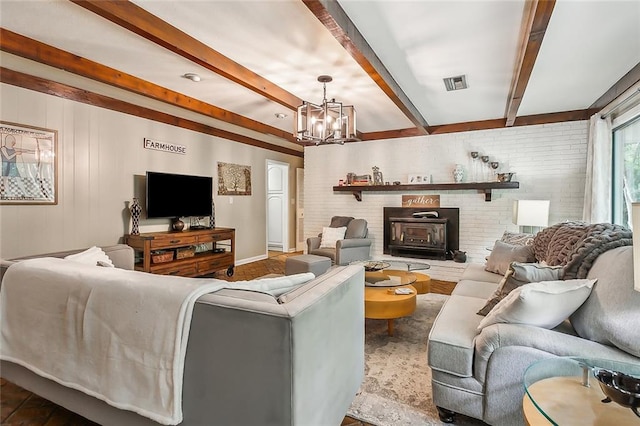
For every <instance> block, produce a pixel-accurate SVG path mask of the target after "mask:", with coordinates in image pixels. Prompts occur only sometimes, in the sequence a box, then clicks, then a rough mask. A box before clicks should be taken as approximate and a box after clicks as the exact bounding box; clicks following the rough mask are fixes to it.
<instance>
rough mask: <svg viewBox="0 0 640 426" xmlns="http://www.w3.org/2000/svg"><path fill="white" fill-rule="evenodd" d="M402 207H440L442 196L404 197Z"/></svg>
mask: <svg viewBox="0 0 640 426" xmlns="http://www.w3.org/2000/svg"><path fill="white" fill-rule="evenodd" d="M402 207H440V195H403V196H402Z"/></svg>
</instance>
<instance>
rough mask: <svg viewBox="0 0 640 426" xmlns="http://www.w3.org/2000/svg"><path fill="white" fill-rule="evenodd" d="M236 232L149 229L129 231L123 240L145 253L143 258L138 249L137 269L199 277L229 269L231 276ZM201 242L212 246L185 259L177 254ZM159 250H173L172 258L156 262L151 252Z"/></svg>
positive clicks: (218, 229) (233, 230)
mask: <svg viewBox="0 0 640 426" xmlns="http://www.w3.org/2000/svg"><path fill="white" fill-rule="evenodd" d="M235 232H236V231H235V229H232V228H211V229H197V230H191V229H188V230H186V231H168V232H149V233H144V234H139V235H131V234H127V235H125V236H124V242H125V244H127V245H129V246H130V247H132V248H133V249H134V250H136V252H141V253H142V260H141V261H140V260H139V256H138V254H139V253H136V254H137V255H136V265H135V268H136V270H137V271H144V272H151V273H153V274H165V275H180V276H184V277H197V276H200V275H205V274H210V273H212V272H216V271H220V270H222V269H226V273H227V276H229V277H230V276H232V275H233V268H234V266H235V265H234V262H235ZM200 244H209V245H210V247H209V248H210V249H209V250H206V251H202V252H196V253H195V254H194V255H192V256H189V257H184V258H182V259H178V258H177V257H176V255H177V253H178V251H179V249H182V250H185V249H186V250H187V251H189V248H190V247H195V246H198V245H200ZM222 250H224V251H222ZM157 251H164V252H165V253H171V252H172V253H173V259H172V260H169V261H163V262H157V263H154V262H153V259H152V255H154V252H157ZM153 257H156V256H155V255H154V256H153Z"/></svg>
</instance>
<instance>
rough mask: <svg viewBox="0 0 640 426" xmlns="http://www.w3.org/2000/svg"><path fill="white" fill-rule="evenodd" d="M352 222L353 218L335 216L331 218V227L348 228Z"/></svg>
mask: <svg viewBox="0 0 640 426" xmlns="http://www.w3.org/2000/svg"><path fill="white" fill-rule="evenodd" d="M352 220H353V218H352V217H349V216H334V217H332V218H331V224H329V227H330V228H342V227H343V226H347V225H348V224H349V222H351V221H352Z"/></svg>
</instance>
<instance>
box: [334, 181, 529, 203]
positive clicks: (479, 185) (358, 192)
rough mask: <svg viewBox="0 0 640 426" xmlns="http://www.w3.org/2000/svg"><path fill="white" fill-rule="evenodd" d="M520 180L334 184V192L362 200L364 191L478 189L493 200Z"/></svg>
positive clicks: (513, 187) (487, 199) (488, 198)
mask: <svg viewBox="0 0 640 426" xmlns="http://www.w3.org/2000/svg"><path fill="white" fill-rule="evenodd" d="M517 188H520V182H473V183H421V184H402V185H343V186H334V187H333V191H334V192H351V193H352V194H353V196H354V197H356V200H358V201H362V192H366V191H375V192H392V191H394V192H397V191H464V190H476V191H478V192H480V193H484V200H485V201H491V191H492V190H494V189H517Z"/></svg>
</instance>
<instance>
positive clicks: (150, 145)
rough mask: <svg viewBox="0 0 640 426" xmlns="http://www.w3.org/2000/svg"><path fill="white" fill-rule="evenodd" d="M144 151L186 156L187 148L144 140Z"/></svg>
mask: <svg viewBox="0 0 640 426" xmlns="http://www.w3.org/2000/svg"><path fill="white" fill-rule="evenodd" d="M144 147H145V149H153V150H155V151H164V152H170V153H171V154H182V155H186V154H187V147H186V146H184V145H178V144H175V143H167V142H160V141H154V140H153V139H148V138H144Z"/></svg>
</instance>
